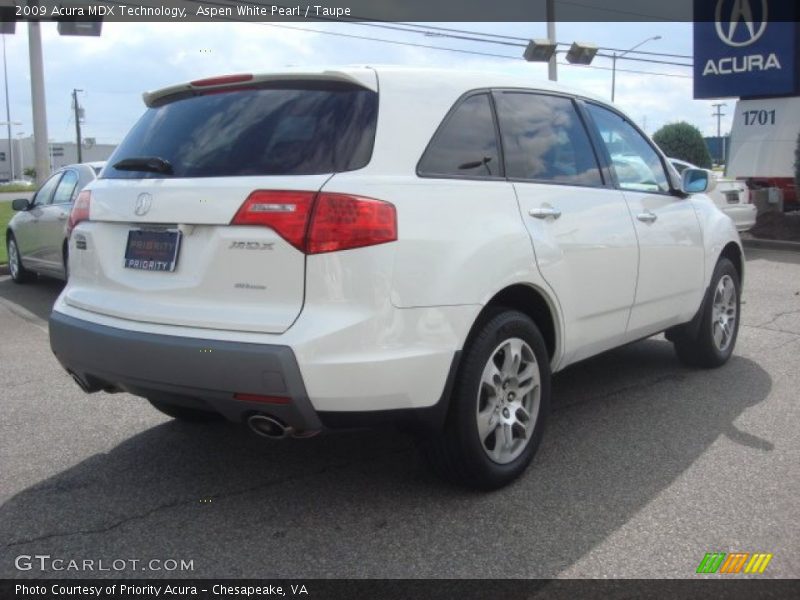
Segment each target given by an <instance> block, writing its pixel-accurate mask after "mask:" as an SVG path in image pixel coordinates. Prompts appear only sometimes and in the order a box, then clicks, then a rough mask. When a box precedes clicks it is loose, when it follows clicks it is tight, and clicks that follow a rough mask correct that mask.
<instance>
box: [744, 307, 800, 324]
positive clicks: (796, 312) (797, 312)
mask: <svg viewBox="0 0 800 600" xmlns="http://www.w3.org/2000/svg"><path fill="white" fill-rule="evenodd" d="M789 315H800V310H787V311H783V312H779V313H775V314H774V315H773V317H772V318H771V319H770V320H769V321H765V322H764V323H759V324H758V325H751V326H750V327H764V326H765V325H772V324H773V323H774V322H775V321H777V320H778V319H780V318H781V317H788V316H789Z"/></svg>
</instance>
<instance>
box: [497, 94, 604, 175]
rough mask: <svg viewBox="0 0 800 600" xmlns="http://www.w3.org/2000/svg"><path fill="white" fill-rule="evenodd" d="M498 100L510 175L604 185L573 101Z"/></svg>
mask: <svg viewBox="0 0 800 600" xmlns="http://www.w3.org/2000/svg"><path fill="white" fill-rule="evenodd" d="M495 100H496V102H497V118H498V121H499V122H500V132H501V136H502V139H503V154H504V156H505V161H506V175H507V176H508V177H510V178H513V179H521V180H530V181H541V182H552V183H562V184H570V185H584V186H602V185H603V178H602V175H601V174H600V167H599V165H598V162H597V157H596V156H595V154H594V150H593V149H592V145H591V143H590V141H589V136H588V134H587V133H586V128H585V127H584V125H583V122H582V121H581V118H580V116H579V115H578V112H577V110H576V109H575V105H574V104H573V102H572V100H571V99H569V98H564V97H561V96H549V95H546V94H536V93H529V92H499V93H497V94H496V95H495Z"/></svg>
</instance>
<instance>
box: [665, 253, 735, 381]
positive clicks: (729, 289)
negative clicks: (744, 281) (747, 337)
mask: <svg viewBox="0 0 800 600" xmlns="http://www.w3.org/2000/svg"><path fill="white" fill-rule="evenodd" d="M706 293H707V294H708V296H707V297H706V299H705V302H704V303H703V309H702V310H703V313H702V315H701V319H700V324H699V327H697V328H696V329H695V330H694V332H692V333H687V332H681V333H678V334H676V335H675V336H674V337H673V340H672V341H673V343H674V344H675V351H676V353H677V354H678V358H679V359H680V360H681V362H683V363H684V364H686V365H688V366H692V367H701V368H705V369H710V368H714V367H720V366H722V365H724V364H725V363H726V362H728V359H729V358H730V357H731V354H733V348H734V346H735V345H736V338H737V336H738V333H739V321H740V306H741V305H740V296H741V284H740V280H739V273H738V271H737V270H736V267H734V266H733V263H732V262H731V261H730V260H728V259H727V258H721V259H720V260H719V262H718V263H717V266H716V267H715V268H714V273H713V275H712V276H711V285H709V287H708V291H707V292H706Z"/></svg>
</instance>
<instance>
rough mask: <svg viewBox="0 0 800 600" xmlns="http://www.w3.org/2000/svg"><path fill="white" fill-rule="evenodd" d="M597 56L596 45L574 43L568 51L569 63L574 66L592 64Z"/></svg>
mask: <svg viewBox="0 0 800 600" xmlns="http://www.w3.org/2000/svg"><path fill="white" fill-rule="evenodd" d="M595 54H597V46H596V45H595V44H587V43H586V42H572V46H570V47H569V50H568V51H567V62H568V63H571V64H573V65H589V64H592V60H594V56H595Z"/></svg>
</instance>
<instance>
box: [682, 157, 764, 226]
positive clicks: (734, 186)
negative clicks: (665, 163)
mask: <svg viewBox="0 0 800 600" xmlns="http://www.w3.org/2000/svg"><path fill="white" fill-rule="evenodd" d="M669 160H670V162H671V163H672V166H673V167H675V169H676V170H677V171H678V173H683V172H684V171H685V170H686V169H699V168H700V167H697V166H695V165H693V164H692V163H688V162H686V161H683V160H678V159H677V158H670V159H669ZM709 173H711V176H712V179H713V185H711V186H709V189H708V190H706V194H707V195H708V197H709V198H711V199H712V200H713V201H714V204H716V205H717V206H718V207H719V209H720V210H721V211H722V212H724V213H725V214H726V215H728V216H729V217H730V218H731V219H733V222H734V224H735V225H736V229H738V230H739V231H747V230H748V229H750V228H752V227H753V226H754V225H755V224H756V216H757V210H756V206H755V204H751V203H750V190H748V189H747V185H746V184H745V182H744V181H737V180H735V179H725V178H723V177H718V176H717V174H716V173H714V172H713V171H709Z"/></svg>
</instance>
